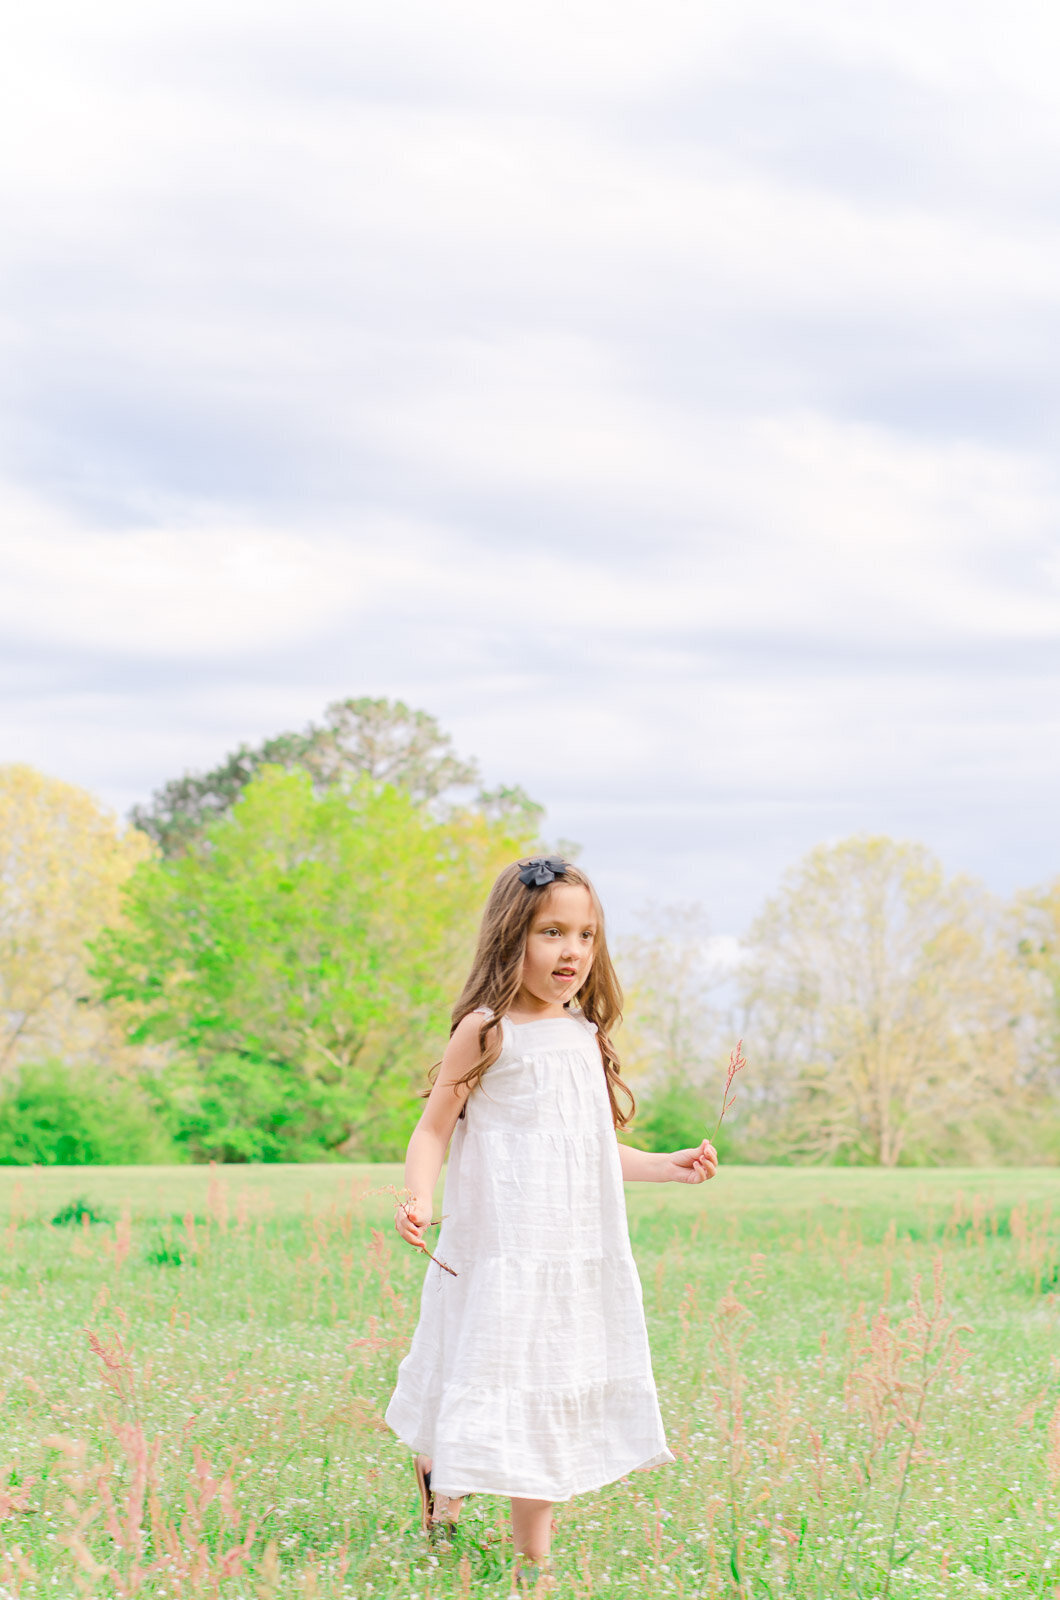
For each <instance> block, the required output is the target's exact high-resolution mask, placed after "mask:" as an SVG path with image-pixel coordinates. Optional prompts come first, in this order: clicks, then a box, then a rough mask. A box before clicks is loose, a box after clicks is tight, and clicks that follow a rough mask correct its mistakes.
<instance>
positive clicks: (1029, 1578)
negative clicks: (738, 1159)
mask: <svg viewBox="0 0 1060 1600" xmlns="http://www.w3.org/2000/svg"><path fill="white" fill-rule="evenodd" d="M400 1181H401V1179H400V1170H399V1169H398V1168H397V1167H342V1166H321V1167H240V1168H229V1169H227V1170H225V1171H221V1172H215V1173H212V1172H210V1171H207V1170H204V1169H201V1168H109V1169H102V1168H99V1169H90V1168H89V1169H86V1168H77V1169H51V1170H43V1171H42V1170H33V1171H20V1170H19V1169H12V1168H7V1169H0V1239H2V1241H3V1244H2V1250H0V1395H2V1402H0V1404H2V1411H0V1519H2V1521H0V1597H2V1600H7V1597H8V1596H14V1595H19V1596H23V1595H25V1596H42V1595H46V1594H47V1595H58V1596H60V1597H61V1600H66V1597H67V1596H70V1597H73V1596H77V1595H85V1596H99V1597H101V1600H102V1597H110V1596H113V1595H122V1594H137V1595H140V1596H144V1597H150V1600H155V1597H162V1596H167V1597H168V1596H196V1597H198V1596H204V1597H205V1596H224V1597H229V1596H231V1597H237V1596H238V1597H244V1596H245V1597H247V1600H251V1597H254V1600H273V1597H275V1600H282V1597H287V1596H291V1597H294V1596H299V1597H301V1596H307V1597H311V1596H317V1597H320V1600H324V1597H335V1600H338V1597H340V1596H343V1597H352V1596H356V1597H357V1600H363V1597H371V1600H378V1597H383V1600H406V1597H412V1596H415V1597H416V1600H420V1597H425V1600H426V1597H430V1600H441V1597H443V1596H447V1595H469V1594H475V1595H500V1594H505V1593H507V1590H508V1576H507V1573H508V1556H509V1549H510V1547H509V1546H508V1544H507V1542H506V1515H505V1513H506V1506H505V1504H504V1503H503V1502H501V1501H496V1500H489V1499H485V1498H478V1499H476V1500H474V1501H472V1502H471V1504H470V1505H469V1506H468V1508H467V1511H466V1513H465V1521H464V1524H463V1525H462V1527H461V1530H460V1539H459V1543H458V1545H457V1547H456V1548H455V1549H454V1551H453V1552H452V1553H450V1554H448V1555H442V1556H441V1557H439V1556H436V1555H434V1554H431V1553H429V1552H428V1551H427V1550H426V1548H425V1547H424V1545H423V1541H422V1538H421V1536H420V1534H419V1531H418V1527H417V1519H416V1510H417V1507H416V1503H415V1495H414V1491H413V1485H412V1474H411V1471H410V1467H409V1461H408V1453H407V1451H406V1450H405V1449H404V1447H403V1446H402V1445H400V1444H399V1443H398V1442H397V1441H396V1440H395V1439H394V1438H393V1437H392V1436H391V1435H390V1434H389V1433H388V1431H387V1430H386V1428H385V1425H384V1424H383V1422H382V1411H383V1409H384V1407H385V1405H386V1401H387V1399H388V1397H389V1394H390V1391H391V1388H392V1385H393V1378H394V1371H395V1368H396V1365H397V1362H398V1360H399V1359H400V1357H401V1355H402V1353H403V1351H404V1349H405V1348H406V1346H407V1342H408V1339H409V1337H410V1335H411V1332H412V1328H413V1326H414V1324H415V1317H416V1310H417V1304H418V1297H419V1289H420V1284H421V1282H422V1278H423V1266H424V1264H423V1261H422V1259H421V1258H419V1257H417V1256H416V1255H415V1254H414V1253H413V1252H411V1251H409V1250H407V1249H405V1248H404V1247H403V1246H401V1244H400V1242H399V1241H398V1240H397V1238H396V1236H395V1235H394V1234H393V1232H392V1229H391V1225H390V1219H391V1214H392V1202H391V1201H390V1199H389V1197H388V1196H387V1194H386V1193H385V1189H386V1186H387V1185H388V1184H399V1183H400ZM628 1194H629V1211H630V1222H631V1230H632V1235H633V1241H634V1248H635V1251H636V1254H637V1259H638V1262H639V1264H640V1269H641V1276H642V1279H643V1283H644V1294H645V1309H646V1313H647V1317H648V1323H649V1330H650V1333H651V1338H652V1348H653V1353H654V1359H655V1368H656V1376H657V1378H658V1382H659V1391H660V1398H661V1401H662V1406H663V1413H664V1416H665V1418H666V1422H667V1427H668V1432H669V1435H670V1439H671V1444H672V1446H673V1448H674V1450H675V1452H676V1453H677V1454H678V1457H679V1459H678V1461H677V1463H676V1464H675V1465H674V1466H671V1467H667V1468H664V1469H662V1470H659V1471H656V1472H651V1473H639V1474H634V1475H633V1477H632V1478H631V1479H630V1480H629V1481H628V1482H624V1483H618V1484H614V1485H612V1486H610V1487H609V1488H607V1489H606V1490H604V1491H603V1492H601V1493H600V1494H598V1495H590V1496H584V1497H582V1498H580V1499H578V1500H577V1501H574V1502H571V1503H570V1504H569V1505H567V1506H563V1507H560V1508H558V1509H557V1521H558V1533H557V1537H556V1542H555V1561H556V1573H557V1584H558V1593H559V1594H560V1595H569V1596H588V1595H601V1594H603V1595H607V1596H609V1597H610V1596H616V1597H618V1596H627V1595H628V1596H631V1597H632V1596H643V1595H644V1594H646V1593H648V1592H649V1591H650V1592H654V1593H656V1594H658V1595H682V1596H714V1595H717V1596H722V1595H733V1596H735V1595H742V1596H746V1597H751V1600H779V1597H780V1596H797V1597H805V1600H811V1597H812V1600H833V1597H835V1596H841V1595H851V1596H870V1595H873V1596H882V1595H884V1594H886V1595H887V1596H888V1597H889V1600H936V1597H938V1600H942V1597H945V1600H961V1597H965V1596H979V1595H989V1596H1006V1595H1021V1596H1035V1597H1038V1600H1045V1597H1048V1600H1054V1597H1055V1596H1057V1595H1060V1522H1058V1516H1060V1339H1058V1334H1057V1314H1058V1310H1060V1298H1058V1297H1060V1172H1057V1171H1055V1170H1048V1169H1035V1170H1032V1171H1022V1172H1021V1171H1012V1170H1006V1171H982V1170H978V1169H977V1170H974V1171H964V1172H960V1171H953V1170H945V1171H930V1172H928V1171H923V1172H921V1171H899V1172H876V1171H866V1170H845V1171H821V1170H818V1169H813V1170H806V1169H769V1170H766V1169H753V1168H732V1169H729V1170H726V1171H724V1172H723V1173H722V1174H721V1175H719V1177H718V1179H717V1180H715V1182H714V1183H713V1184H711V1185H709V1186H708V1187H706V1188H704V1189H685V1188H676V1187H667V1188H665V1189H664V1188H656V1187H654V1186H650V1185H640V1186H631V1188H630V1190H629V1192H628ZM53 1219H56V1220H53ZM94 1219H98V1220H94ZM373 1229H374V1230H375V1231H374V1233H373ZM937 1266H939V1269H940V1270H941V1273H942V1295H943V1300H942V1304H941V1308H940V1309H939V1311H938V1312H937V1313H936V1312H935V1310H934V1305H933V1301H932V1298H931V1296H932V1277H933V1272H934V1271H935V1270H936V1267H937ZM918 1275H919V1276H920V1277H921V1279H922V1282H923V1290H924V1294H925V1296H926V1310H925V1312H924V1315H923V1316H920V1317H919V1318H918V1317H917V1316H911V1315H910V1311H909V1300H910V1296H911V1294H912V1292H913V1287H914V1281H915V1279H916V1278H917V1276H918ZM947 1318H951V1319H952V1322H949V1323H948V1322H947V1321H946V1320H945V1319H947ZM958 1325H959V1326H960V1331H959V1332H958V1331H957V1329H958ZM932 1338H937V1344H936V1347H935V1349H934V1351H929V1350H926V1349H925V1344H926V1342H930V1340H931V1339H932ZM955 1339H956V1340H959V1344H960V1347H961V1349H962V1350H963V1352H965V1353H964V1354H963V1356H961V1355H960V1354H959V1353H958V1352H957V1350H956V1348H955V1345H954V1340H955ZM935 1368H938V1371H937V1375H936V1376H935V1377H934V1378H931V1376H930V1375H931V1373H932V1371H933V1369H935ZM921 1400H923V1406H922V1409H921V1411H920V1416H919V1422H918V1423H917V1425H916V1437H915V1449H914V1450H913V1452H912V1455H911V1456H910V1453H909V1450H908V1445H909V1441H910V1431H909V1428H910V1422H911V1420H912V1419H913V1418H914V1417H915V1414H916V1411H917V1407H918V1406H919V1405H920V1401H921ZM903 1414H905V1415H906V1416H907V1418H908V1419H910V1420H909V1421H907V1422H903V1420H902V1419H903ZM903 1478H904V1480H905V1486H904V1490H903ZM900 1496H901V1503H900V1505H899V1497H900ZM896 1510H897V1512H898V1517H897V1528H896V1525H895V1524H896ZM162 1563H165V1565H162Z"/></svg>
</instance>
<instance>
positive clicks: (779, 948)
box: [0, 699, 1060, 1165]
mask: <svg viewBox="0 0 1060 1600" xmlns="http://www.w3.org/2000/svg"><path fill="white" fill-rule="evenodd" d="M542 824H543V812H542V809H541V808H540V807H539V806H537V805H536V804H535V803H534V802H533V801H531V800H530V799H529V797H528V796H527V795H526V794H525V793H524V792H523V791H522V790H521V789H519V788H517V787H511V788H504V789H498V790H495V791H492V792H488V791H486V790H484V789H483V788H482V786H481V783H480V781H479V776H478V773H477V771H476V769H475V767H474V765H473V764H472V763H470V762H467V761H464V760H462V759H461V758H460V757H459V755H458V754H457V753H456V751H455V750H454V749H453V746H452V743H451V740H450V739H449V737H448V736H447V735H446V734H445V733H444V731H443V730H442V729H441V728H440V727H439V726H438V724H437V722H436V721H435V720H434V719H433V718H431V717H430V716H428V715H427V714H426V713H425V712H422V711H416V710H413V709H411V708H409V707H407V706H405V705H404V704H402V703H401V702H392V701H386V700H372V699H350V700H344V701H340V702H337V703H336V704H334V705H332V706H330V707H329V708H328V709H327V712H326V713H325V715H324V718H323V720H322V721H321V722H320V723H319V724H310V725H309V727H307V728H306V729H304V730H301V731H298V732H287V733H281V734H278V735H276V736H275V737H273V738H271V739H268V740H266V741H264V742H263V743H262V744H260V745H257V746H249V745H242V746H240V748H239V749H238V750H236V751H234V752H233V753H232V754H231V755H230V756H229V757H228V758H226V760H225V761H224V762H222V763H221V765H220V766H218V767H217V768H215V769H214V770H213V771H211V772H207V773H202V774H197V775H185V776H184V777H182V778H179V779H176V780H174V781H173V782H171V783H168V784H166V785H165V786H164V787H163V788H162V789H160V790H159V791H158V792H157V793H156V794H155V796H154V797H153V799H152V801H151V803H150V804H149V805H147V806H144V807H138V808H136V809H135V810H134V811H133V813H132V815H131V818H130V823H129V825H128V826H127V827H125V828H122V827H120V826H119V825H118V823H117V821H116V819H114V818H113V817H112V816H110V815H109V814H108V813H106V812H105V811H104V810H102V809H101V808H100V807H99V806H98V805H97V803H96V802H95V801H94V800H93V798H92V797H91V796H89V795H88V794H86V793H85V792H84V791H82V790H80V789H77V788H75V787H74V786H72V785H69V784H66V783H62V782H60V781H59V780H56V779H53V778H49V777H46V776H44V775H42V774H40V773H37V772H35V771H33V770H32V769H30V768H27V767H21V766H7V767H0V1162H7V1163H10V1162H31V1161H37V1162H42V1163H49V1162H60V1163H77V1162H86V1161H89V1162H90V1161H112V1162H121V1161H137V1162H138V1161H173V1160H177V1161H179V1160H211V1159H212V1160H219V1161H276V1160H283V1161H298V1160H327V1159H341V1158H344V1157H354V1158H359V1159H394V1158H396V1157H398V1156H399V1155H400V1154H401V1152H402V1150H403V1148H404V1143H405V1141H406V1139H407V1137H408V1133H409V1131H410V1129H411V1125H412V1123H413V1122H414V1120H415V1117H416V1115H417V1113H418V1103H417V1098H416V1097H417V1093H418V1092H419V1091H420V1090H421V1089H422V1087H423V1083H424V1070H425V1067H426V1066H427V1065H429V1063H430V1062H431V1061H432V1060H435V1059H437V1057H438V1055H439V1054H440V1053H441V1050H442V1048H443V1047H444V1043H445V1039H446V1036H447V1031H448V1030H447V1018H448V1009H449V1005H450V1003H451V1000H452V996H453V995H454V993H455V992H456V991H457V989H458V988H459V985H460V982H461V981H462V978H463V976H464V972H465V969H466V965H467V961H468V957H469V952H470V949H471V946H472V942H473V938H474V932H475V924H476V920H477V917H478V915H479V912H480V910H481V907H482V904H483V902H484V899H485V896H486V893H487V892H488V889H489V885H490V883H491V882H492V880H493V878H494V876H495V875H496V873H497V871H498V870H499V869H500V867H501V866H502V865H503V864H504V863H505V862H507V861H509V860H511V859H512V858H513V857H514V856H516V855H521V854H526V853H528V852H530V851H532V850H535V849H541V848H563V849H565V850H567V851H568V852H569V850H570V847H569V846H565V845H563V844H562V842H561V841H560V842H557V843H556V844H555V845H554V846H553V845H547V844H546V842H545V841H543V840H542V838H541V830H542ZM713 950H714V946H713V944H712V942H711V940H710V938H709V930H708V928H707V926H706V924H705V920H704V916H703V913H702V911H701V910H700V909H699V908H696V907H687V906H684V907H683V906H670V907H665V906H663V907H654V908H646V909H645V911H644V913H643V915H642V916H640V917H638V919H637V926H636V930H635V932H633V933H632V934H630V935H629V936H627V937H626V938H624V939H621V940H619V941H618V948H617V956H618V961H619V968H620V974H621V976H622V977H623V980H624V982H625V984H626V988H627V995H628V1005H627V1016H628V1021H627V1023H626V1024H625V1025H624V1028H623V1030H622V1033H621V1048H622V1052H623V1056H624V1061H625V1064H626V1067H627V1070H628V1073H629V1076H630V1078H631V1080H632V1082H633V1084H634V1087H635V1089H636V1092H637V1095H638V1099H639V1102H640V1111H639V1115H638V1118H637V1122H636V1124H635V1126H634V1129H633V1135H632V1136H633V1138H634V1139H635V1141H636V1142H638V1143H642V1144H647V1145H649V1146H651V1147H654V1148H666V1147H672V1146H674V1145H675V1144H679V1143H684V1142H686V1141H687V1140H688V1139H689V1138H691V1137H698V1136H699V1135H700V1132H701V1131H702V1130H704V1129H705V1130H706V1131H707V1132H710V1131H712V1130H713V1127H714V1124H715V1121H716V1117H717V1112H718V1109H719V1106H720V1090H721V1082H722V1076H723V1070H724V1064H725V1062H726V1061H727V1059H728V1052H729V1049H730V1048H731V1046H732V1044H733V1042H734V1040H735V1037H736V1036H737V1034H739V1035H741V1036H742V1037H743V1038H744V1041H745V1046H744V1048H745V1053H746V1054H747V1056H748V1058H749V1061H750V1066H749V1067H748V1069H747V1071H746V1072H745V1073H744V1074H743V1075H742V1078H741V1081H740V1095H739V1102H738V1105H737V1108H736V1111H735V1112H734V1113H733V1114H731V1115H730V1118H728V1119H727V1120H726V1122H725V1124H724V1126H723V1128H722V1131H721V1135H720V1136H719V1143H720V1144H721V1145H722V1149H723V1154H724V1155H727V1156H728V1157H729V1159H733V1158H737V1159H738V1158H742V1159H748V1160H773V1161H776V1160H783V1161H829V1162H848V1163H881V1164H884V1165H894V1164H897V1163H903V1162H904V1163H923V1162H937V1161H949V1162H954V1161H956V1162H986V1161H1006V1160H1009V1161H1023V1162H1034V1161H1049V1162H1055V1161H1056V1160H1057V1159H1058V1158H1060V1137H1058V1135H1057V1132H1056V1128H1057V1119H1056V1110H1057V1105H1058V1099H1060V879H1058V880H1057V881H1056V882H1055V883H1054V884H1052V885H1051V886H1048V887H1046V888H1043V889H1041V890H1038V891H1032V892H1028V893H1026V894H1023V895H1020V896H1018V897H1016V899H1015V900H1014V901H1012V902H1010V903H1001V902H999V901H998V900H997V899H995V898H994V897H992V896H991V895H989V894H988V893H987V891H986V890H985V889H984V888H983V887H982V886H981V885H979V884H977V883H975V882H974V881H972V880H970V879H967V878H963V877H954V876H947V875H946V874H945V873H944V872H943V870H942V868H941V866H940V865H939V863H938V862H937V861H936V860H935V859H934V857H933V856H932V855H931V853H930V852H929V851H927V850H926V849H924V848H923V847H922V846H920V845H917V844H910V843H903V842H899V841H894V840H891V839H886V838H867V837H861V838H855V839H850V840H846V841H843V842H841V843H839V844H836V845H830V846H822V847H821V848H819V849H817V850H815V851H812V852H811V853H810V855H809V856H808V857H807V858H806V859H805V860H804V861H802V862H801V863H799V864H798V865H797V866H796V867H795V868H793V869H792V871H791V872H790V873H789V874H788V875H787V876H786V878H785V879H784V880H783V882H782V883H781V885H780V886H779V888H778V890H777V893H776V894H775V895H774V896H772V897H771V898H770V900H769V901H768V902H767V904H766V905H765V906H764V907H763V908H762V909H761V911H760V912H759V914H758V916H757V917H756V918H755V920H754V922H753V923H752V925H751V927H750V929H749V931H748V934H747V935H746V938H745V939H744V940H743V941H742V944H741V947H740V949H739V951H738V952H737V959H736V960H735V961H733V960H728V961H726V962H725V963H723V964H720V963H718V962H717V960H716V959H714V957H713V954H712V952H713Z"/></svg>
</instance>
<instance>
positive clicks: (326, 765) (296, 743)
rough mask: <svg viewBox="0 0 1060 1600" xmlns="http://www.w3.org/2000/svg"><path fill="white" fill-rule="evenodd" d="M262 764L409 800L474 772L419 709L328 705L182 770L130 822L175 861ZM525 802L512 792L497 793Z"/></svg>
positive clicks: (381, 702)
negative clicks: (370, 786) (291, 727)
mask: <svg viewBox="0 0 1060 1600" xmlns="http://www.w3.org/2000/svg"><path fill="white" fill-rule="evenodd" d="M268 766H279V767H283V768H284V769H285V770H287V771H291V770H293V769H294V768H298V769H300V770H301V771H303V772H307V773H308V774H309V776H310V778H311V779H312V781H313V784H314V786H315V787H316V788H318V789H326V788H332V787H342V786H344V785H347V784H350V783H356V782H357V780H358V779H360V778H371V779H373V780H374V781H375V782H377V783H382V784H389V785H390V786H392V787H393V788H395V789H400V790H402V791H403V792H404V793H405V794H407V795H408V796H409V798H410V799H411V800H413V801H415V802H417V803H420V804H425V803H429V802H435V801H438V800H439V799H440V798H441V797H442V796H444V795H448V794H452V793H454V792H456V791H459V790H462V789H468V788H471V787H473V786H474V785H476V784H477V782H478V771H477V769H476V767H475V765H474V763H473V762H470V761H463V760H461V758H460V757H459V756H458V755H457V754H456V752H455V751H454V749H453V743H452V740H451V738H450V737H449V735H448V734H447V733H444V732H443V731H442V729H441V728H440V727H439V725H438V723H437V721H436V720H435V718H434V717H432V716H430V715H429V714H428V713H427V712H426V711H416V710H413V709H412V708H411V707H409V706H407V705H406V704H405V703H404V701H402V700H385V699H376V700H373V699H370V698H368V697H366V696H362V697H360V698H357V699H347V700H336V701H334V702H333V703H332V704H331V705H329V706H328V707H327V709H326V711H325V712H324V720H323V722H322V723H319V724H318V723H313V722H310V723H309V724H308V725H307V726H306V727H305V728H303V729H302V730H301V731H300V732H295V733H290V732H288V733H277V734H274V735H273V736H272V737H271V738H268V739H265V740H263V741H262V743H261V744H258V745H248V744H241V745H240V746H239V747H238V749H236V750H234V751H232V753H231V754H230V755H228V756H226V757H225V759H224V761H222V762H221V764H220V766H217V767H214V768H213V769H212V770H211V771H210V772H202V773H185V774H184V776H183V777H181V778H173V779H171V781H170V782H169V783H166V784H163V786H162V787H161V788H160V789H158V790H156V792H155V794H154V795H153V796H152V799H151V803H150V804H149V805H146V806H135V807H134V808H133V810H132V812H131V813H130V819H131V821H132V822H133V823H134V824H135V826H136V827H137V828H139V829H140V830H141V831H142V832H144V833H146V834H147V835H148V836H149V837H150V838H151V839H153V840H154V841H155V843H156V844H158V846H159V847H160V849H161V850H162V853H163V855H167V856H176V855H180V854H182V853H183V852H184V851H185V850H187V849H189V848H190V846H191V845H193V844H194V843H195V842H196V841H199V840H201V839H202V837H203V835H204V831H205V829H206V826H207V824H208V823H210V822H211V821H214V820H215V819H216V818H217V817H219V816H223V815H224V814H225V813H226V812H228V811H229V810H231V808H232V806H233V805H234V804H235V802H236V801H237V800H238V799H239V796H240V795H241V794H242V793H243V790H244V789H245V788H246V786H247V784H248V783H249V782H250V781H251V779H252V778H253V777H254V776H255V774H256V773H258V772H260V771H261V770H262V768H264V767H268ZM502 794H504V795H508V796H509V797H511V798H512V799H513V800H514V801H516V802H522V803H523V804H528V802H527V801H526V797H525V796H524V795H522V794H521V791H518V790H506V791H502Z"/></svg>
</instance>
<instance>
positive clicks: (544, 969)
mask: <svg viewBox="0 0 1060 1600" xmlns="http://www.w3.org/2000/svg"><path fill="white" fill-rule="evenodd" d="M595 941H596V915H595V913H594V911H593V900H592V896H591V894H590V893H589V891H588V889H586V887H585V886H584V884H572V883H554V884H553V885H552V887H551V888H550V889H549V891H548V893H547V895H542V897H541V904H540V905H539V906H538V908H537V911H536V912H535V914H534V919H533V921H532V922H531V924H530V930H529V932H528V933H527V936H526V951H525V953H524V955H523V973H522V987H521V988H520V990H519V993H518V995H517V997H516V1004H517V1005H518V1006H520V1007H521V1008H522V1009H523V1010H525V1011H538V1012H542V1013H544V1014H548V1015H553V1016H558V1015H559V1014H560V1012H561V1011H562V1009H563V1007H564V1005H565V1004H566V1002H567V1001H568V1000H573V999H574V996H575V995H576V994H577V993H578V990H579V989H580V988H581V987H582V984H583V983H584V982H585V980H586V978H587V977H588V976H589V969H590V967H591V966H592V964H593V949H594V944H595Z"/></svg>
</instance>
